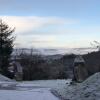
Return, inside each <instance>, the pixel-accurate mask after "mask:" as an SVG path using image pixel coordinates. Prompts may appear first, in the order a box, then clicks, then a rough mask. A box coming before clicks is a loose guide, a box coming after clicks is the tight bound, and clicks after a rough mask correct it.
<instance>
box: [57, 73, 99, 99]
mask: <svg viewBox="0 0 100 100" xmlns="http://www.w3.org/2000/svg"><path fill="white" fill-rule="evenodd" d="M56 91H57V92H58V93H59V95H60V96H61V97H63V98H64V99H66V100H67V99H68V100H100V72H99V73H96V74H94V75H93V76H91V77H89V78H88V79H87V80H85V81H84V82H83V83H80V84H76V85H70V86H68V85H64V86H63V87H61V88H59V89H56Z"/></svg>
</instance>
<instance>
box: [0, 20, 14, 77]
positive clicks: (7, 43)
mask: <svg viewBox="0 0 100 100" xmlns="http://www.w3.org/2000/svg"><path fill="white" fill-rule="evenodd" d="M14 30H15V28H13V29H11V28H10V27H9V26H8V25H7V24H6V23H5V22H3V21H2V20H0V71H1V73H2V74H4V75H7V70H8V66H9V59H10V56H11V53H12V50H13V41H14V37H13V36H12V33H13V32H14Z"/></svg>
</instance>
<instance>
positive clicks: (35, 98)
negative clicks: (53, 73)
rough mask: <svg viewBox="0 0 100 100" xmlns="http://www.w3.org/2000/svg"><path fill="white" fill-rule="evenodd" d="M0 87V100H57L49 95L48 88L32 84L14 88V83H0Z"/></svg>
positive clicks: (57, 99)
mask: <svg viewBox="0 0 100 100" xmlns="http://www.w3.org/2000/svg"><path fill="white" fill-rule="evenodd" d="M0 85H1V87H2V88H1V90H0V100H59V98H57V97H55V96H54V95H53V94H52V93H51V91H50V88H43V87H35V86H33V85H32V84H22V85H21V84H20V85H17V86H14V83H1V84H0ZM32 86H33V87H32ZM8 87H9V88H8ZM10 87H11V89H10ZM12 87H15V88H12Z"/></svg>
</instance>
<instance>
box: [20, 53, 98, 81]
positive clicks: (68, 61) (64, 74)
mask: <svg viewBox="0 0 100 100" xmlns="http://www.w3.org/2000/svg"><path fill="white" fill-rule="evenodd" d="M55 56H57V55H55ZM55 56H54V55H53V56H47V57H45V59H44V57H43V56H41V55H29V54H25V53H24V54H21V55H20V57H21V59H20V63H21V65H22V66H23V72H24V75H23V79H24V80H42V79H67V78H72V77H73V73H72V72H73V62H74V59H75V57H76V55H74V54H70V55H63V56H62V55H58V56H61V57H58V59H54V57H55ZM83 58H84V59H85V61H86V67H87V69H88V72H89V75H91V74H94V73H95V72H98V71H100V52H92V53H89V54H86V55H83Z"/></svg>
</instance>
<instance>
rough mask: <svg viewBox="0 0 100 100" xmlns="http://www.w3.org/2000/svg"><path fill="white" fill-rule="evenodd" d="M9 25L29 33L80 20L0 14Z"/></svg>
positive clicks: (17, 31) (21, 31)
mask: <svg viewBox="0 0 100 100" xmlns="http://www.w3.org/2000/svg"><path fill="white" fill-rule="evenodd" d="M0 18H2V19H3V20H4V21H5V22H6V23H8V25H9V26H11V27H15V28H16V33H19V34H21V33H27V34H28V33H29V32H34V31H35V30H40V29H42V28H44V29H46V28H47V27H53V26H54V27H57V26H62V25H69V24H75V23H78V22H79V21H77V20H73V19H63V18H58V17H38V16H26V17H24V16H0Z"/></svg>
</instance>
